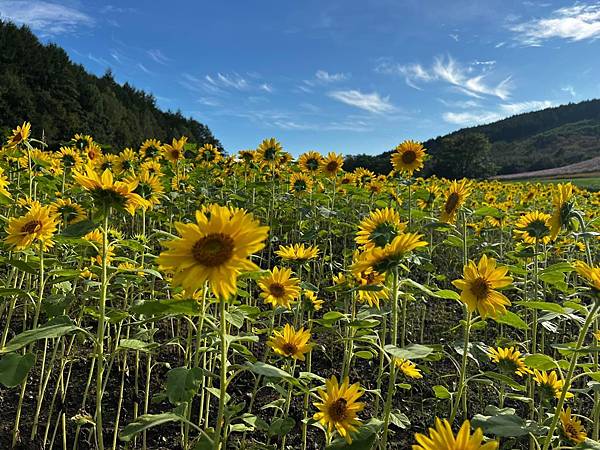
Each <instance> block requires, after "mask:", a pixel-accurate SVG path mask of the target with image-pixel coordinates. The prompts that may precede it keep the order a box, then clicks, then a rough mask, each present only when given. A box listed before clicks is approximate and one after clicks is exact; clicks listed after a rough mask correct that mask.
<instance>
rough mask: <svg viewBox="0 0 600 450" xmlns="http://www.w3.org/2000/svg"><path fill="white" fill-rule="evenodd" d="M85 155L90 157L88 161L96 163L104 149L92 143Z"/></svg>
mask: <svg viewBox="0 0 600 450" xmlns="http://www.w3.org/2000/svg"><path fill="white" fill-rule="evenodd" d="M85 153H86V155H87V157H88V160H90V161H95V160H96V159H97V158H99V157H101V156H102V149H101V148H100V146H99V145H98V144H96V143H95V142H92V143H91V144H90V145H89V146H88V147H87V148H86V149H85Z"/></svg>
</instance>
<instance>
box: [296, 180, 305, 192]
mask: <svg viewBox="0 0 600 450" xmlns="http://www.w3.org/2000/svg"><path fill="white" fill-rule="evenodd" d="M294 190H295V191H305V190H306V181H304V180H296V181H295V182H294Z"/></svg>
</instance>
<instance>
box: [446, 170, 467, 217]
mask: <svg viewBox="0 0 600 450" xmlns="http://www.w3.org/2000/svg"><path fill="white" fill-rule="evenodd" d="M470 193H471V188H470V186H469V182H468V181H467V180H466V179H463V180H460V181H456V180H454V181H453V182H452V183H450V187H449V188H448V193H447V195H446V201H445V202H444V206H443V207H442V215H441V221H442V222H445V223H454V221H455V220H456V214H457V213H458V210H459V209H460V207H461V206H462V205H463V204H464V203H465V200H466V199H467V197H468V196H469V194H470Z"/></svg>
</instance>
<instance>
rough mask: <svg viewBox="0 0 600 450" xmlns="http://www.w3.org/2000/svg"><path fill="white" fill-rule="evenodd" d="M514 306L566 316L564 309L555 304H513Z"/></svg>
mask: <svg viewBox="0 0 600 450" xmlns="http://www.w3.org/2000/svg"><path fill="white" fill-rule="evenodd" d="M515 305H520V306H523V307H525V308H529V309H539V310H542V311H550V312H554V313H557V314H566V313H567V312H566V311H565V308H563V307H562V306H560V305H559V304H557V303H552V302H515Z"/></svg>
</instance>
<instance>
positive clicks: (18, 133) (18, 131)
mask: <svg viewBox="0 0 600 450" xmlns="http://www.w3.org/2000/svg"><path fill="white" fill-rule="evenodd" d="M30 134H31V124H30V123H29V122H23V125H18V126H17V128H15V129H14V130H13V132H12V136H11V137H10V138H9V139H8V143H7V145H8V147H16V146H17V145H19V144H21V143H22V142H25V141H27V139H29V135H30Z"/></svg>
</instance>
